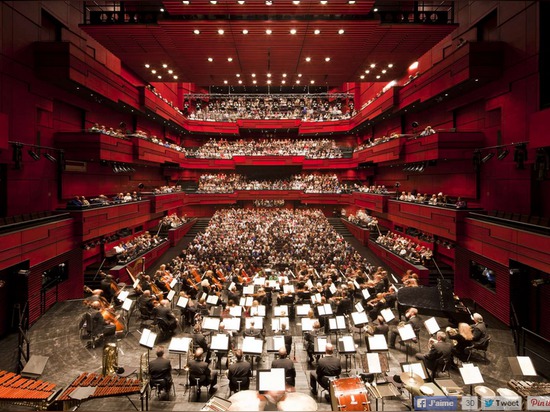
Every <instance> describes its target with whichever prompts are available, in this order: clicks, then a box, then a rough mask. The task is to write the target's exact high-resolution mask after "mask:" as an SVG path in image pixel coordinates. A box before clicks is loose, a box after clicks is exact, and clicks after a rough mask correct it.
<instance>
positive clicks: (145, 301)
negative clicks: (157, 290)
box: [136, 290, 155, 319]
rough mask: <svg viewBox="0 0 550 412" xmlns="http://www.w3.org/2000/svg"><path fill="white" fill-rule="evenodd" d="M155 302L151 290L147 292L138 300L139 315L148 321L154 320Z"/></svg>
mask: <svg viewBox="0 0 550 412" xmlns="http://www.w3.org/2000/svg"><path fill="white" fill-rule="evenodd" d="M154 300H155V299H154V298H153V297H152V296H151V291H150V290H145V291H144V292H143V293H142V294H141V295H140V296H139V297H138V298H137V300H136V304H137V308H138V310H139V313H140V314H141V315H142V316H143V317H144V318H146V319H153V309H154V308H155V305H154V303H153V301H154Z"/></svg>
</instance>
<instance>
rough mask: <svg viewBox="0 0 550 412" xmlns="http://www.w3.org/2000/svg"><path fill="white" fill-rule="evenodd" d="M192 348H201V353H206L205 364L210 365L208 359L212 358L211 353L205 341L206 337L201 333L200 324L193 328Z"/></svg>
mask: <svg viewBox="0 0 550 412" xmlns="http://www.w3.org/2000/svg"><path fill="white" fill-rule="evenodd" d="M192 338H193V347H194V348H201V349H202V350H203V353H206V359H205V362H206V363H207V364H210V358H211V356H212V351H211V350H210V345H209V344H208V342H207V341H206V336H204V334H203V333H202V326H201V325H200V323H197V324H196V325H195V326H194V327H193V336H192Z"/></svg>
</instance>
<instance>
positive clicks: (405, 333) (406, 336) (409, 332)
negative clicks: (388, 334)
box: [397, 323, 416, 362]
mask: <svg viewBox="0 0 550 412" xmlns="http://www.w3.org/2000/svg"><path fill="white" fill-rule="evenodd" d="M397 332H399V336H401V340H402V341H403V342H404V343H405V346H406V347H407V356H406V359H405V362H408V361H409V341H411V340H413V339H415V338H416V334H415V333H414V329H413V328H412V325H411V324H410V323H406V324H404V325H402V326H398V327H397Z"/></svg>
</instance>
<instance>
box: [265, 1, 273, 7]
mask: <svg viewBox="0 0 550 412" xmlns="http://www.w3.org/2000/svg"><path fill="white" fill-rule="evenodd" d="M272 4H273V2H272V1H271V0H266V1H265V5H266V6H271V5H272Z"/></svg>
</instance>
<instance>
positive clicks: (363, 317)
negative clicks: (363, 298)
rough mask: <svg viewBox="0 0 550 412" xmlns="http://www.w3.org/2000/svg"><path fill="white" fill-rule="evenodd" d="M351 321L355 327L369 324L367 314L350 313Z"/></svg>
mask: <svg viewBox="0 0 550 412" xmlns="http://www.w3.org/2000/svg"><path fill="white" fill-rule="evenodd" d="M351 320H352V321H353V324H354V325H355V326H357V325H364V324H365V323H369V319H368V318H367V314H366V313H365V312H352V313H351Z"/></svg>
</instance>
